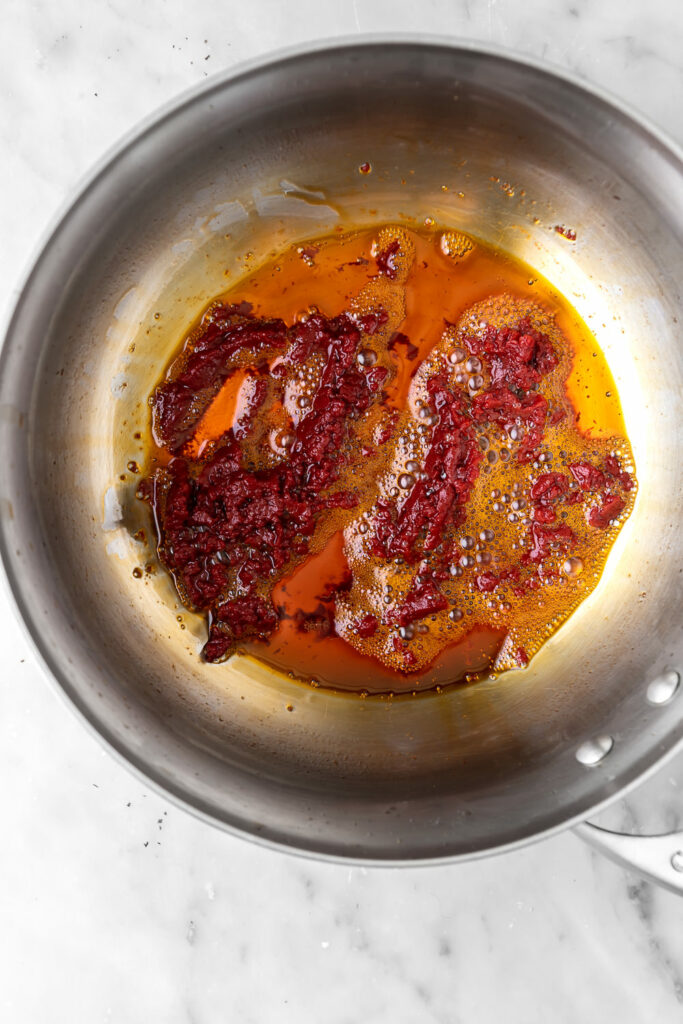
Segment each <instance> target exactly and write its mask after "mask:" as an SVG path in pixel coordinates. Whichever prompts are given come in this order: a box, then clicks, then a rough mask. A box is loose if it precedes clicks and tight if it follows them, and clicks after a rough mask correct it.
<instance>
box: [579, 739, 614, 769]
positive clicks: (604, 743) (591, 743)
mask: <svg viewBox="0 0 683 1024" xmlns="http://www.w3.org/2000/svg"><path fill="white" fill-rule="evenodd" d="M613 746H614V740H613V739H612V737H611V736H596V737H595V739H592V740H586V742H585V743H582V744H581V746H580V747H579V749H578V750H577V751H576V755H575V756H576V760H577V761H578V762H579V764H586V765H594V764H600V762H601V761H602V759H603V758H604V757H607V755H608V754H609V752H610V750H611V749H612V747H613Z"/></svg>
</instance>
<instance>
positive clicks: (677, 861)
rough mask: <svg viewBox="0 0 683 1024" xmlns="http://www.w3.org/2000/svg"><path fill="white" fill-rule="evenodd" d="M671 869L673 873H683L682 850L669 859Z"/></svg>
mask: <svg viewBox="0 0 683 1024" xmlns="http://www.w3.org/2000/svg"><path fill="white" fill-rule="evenodd" d="M671 867H672V868H673V869H674V871H683V850H676V852H675V853H674V855H673V857H672V858H671Z"/></svg>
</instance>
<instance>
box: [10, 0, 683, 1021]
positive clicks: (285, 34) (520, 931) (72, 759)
mask: <svg viewBox="0 0 683 1024" xmlns="http://www.w3.org/2000/svg"><path fill="white" fill-rule="evenodd" d="M2 20H3V32H2V34H1V38H0V83H1V87H0V139H1V144H2V160H1V161H0V186H1V187H0V231H1V237H2V245H0V307H1V308H2V311H3V312H6V311H7V310H8V309H9V307H10V305H11V303H12V301H13V298H14V297H15V295H16V290H17V288H18V285H19V281H20V279H21V276H22V273H23V271H24V268H25V267H26V266H27V264H28V261H29V259H30V257H31V254H32V253H33V252H34V251H35V248H36V246H37V244H38V242H39V239H40V237H41V235H42V233H43V231H44V229H45V226H46V224H47V223H48V222H49V221H50V219H51V218H52V217H53V216H54V214H55V212H56V211H57V209H58V208H59V207H60V205H61V204H62V203H63V202H64V200H65V197H66V196H67V195H68V193H69V191H70V190H71V189H72V188H73V187H74V185H75V184H76V183H77V182H78V180H79V179H80V178H81V177H82V176H83V174H84V173H85V172H86V171H87V169H88V167H89V166H90V164H91V163H92V162H93V161H94V160H96V159H97V158H99V157H100V155H101V154H102V153H103V151H105V150H106V149H107V147H109V146H110V145H111V144H112V143H114V142H115V141H116V140H117V138H118V137H119V136H120V135H121V134H122V133H123V132H125V131H127V130H128V129H130V128H131V127H132V126H133V125H134V124H135V122H137V121H138V119H140V118H141V117H143V116H145V115H147V114H149V113H150V112H152V111H153V110H154V108H155V107H157V106H158V105H159V104H160V103H162V102H164V101H166V100H168V99H170V98H172V97H173V96H175V95H176V94H177V93H178V92H179V91H180V90H182V89H184V88H185V87H187V86H189V85H192V84H195V83H198V82H201V81H202V80H203V79H204V78H205V77H206V76H208V75H210V74H211V73H212V72H215V71H218V70H221V69H223V68H226V67H230V66H231V65H233V64H234V63H236V62H238V61H240V60H243V59H244V58H247V57H252V56H255V55H258V54H261V53H266V52H268V51H269V50H272V49H275V48H277V47H281V46H284V45H289V44H292V43H297V42H301V41H304V40H306V39H315V38H320V37H323V36H334V35H352V34H354V33H356V32H359V31H362V32H368V31H379V30H394V31H407V32H410V31H413V32H418V31H419V32H432V33H445V34H448V35H451V36H459V37H462V38H467V39H473V40H482V41H485V42H495V43H499V44H503V45H505V46H507V47H509V48H510V49H512V50H516V51H517V52H520V53H524V54H530V55H534V56H536V57H543V58H545V59H547V60H548V61H551V62H552V63H554V64H556V65H557V66H559V67H564V68H569V69H571V70H572V71H575V72H578V74H579V75H581V76H582V77H584V78H586V79H587V80H589V81H592V82H595V83H598V84H599V85H601V86H603V87H606V88H608V89H609V90H611V91H612V92H613V93H615V94H616V95H618V96H620V97H622V98H623V99H625V100H626V101H628V102H629V103H630V104H631V105H632V106H633V107H635V108H636V109H638V110H640V111H642V112H643V113H644V114H646V115H648V116H649V117H650V118H651V119H652V120H653V121H655V122H656V123H657V124H658V125H659V126H661V127H662V128H664V129H665V130H667V131H668V132H669V133H670V134H671V135H673V136H674V137H677V139H678V141H679V142H681V141H683V118H682V116H681V96H682V92H681V86H682V80H683V57H682V56H681V55H682V54H683V7H682V6H681V5H680V4H678V3H676V2H675V0H647V2H646V0H558V2H553V0H527V3H526V4H524V5H520V4H519V3H517V2H513V0H488V3H477V2H476V0H423V2H422V3H420V4H413V3H408V2H406V0H348V2H346V3H333V2H332V0H328V2H325V0H322V2H321V0H315V2H314V0H298V2H297V3H296V4H282V3H281V2H279V0H251V2H250V3H249V4H243V3H237V2H235V0H227V2H225V3H223V4H218V3H215V2H212V0H193V2H192V3H184V2H182V0H169V2H161V0H150V2H148V3H145V4H142V3H134V2H132V0H113V2H109V3H106V4H105V3H93V4H83V3H82V2H80V0H63V2H62V3H60V4H47V3H44V2H43V0H35V2H32V3H30V4H29V3H26V2H25V0H5V3H4V5H3V19H2ZM0 774H1V777H2V787H1V791H0V793H1V795H0V807H1V810H2V818H1V821H2V838H1V839H0V878H1V879H2V886H1V895H0V914H1V919H2V924H3V927H2V932H1V935H0V1019H2V1020H4V1021H7V1022H10V1021H12V1022H16V1024H20V1022H22V1024H45V1022H50V1024H61V1022H64V1024H67V1022H68V1024H73V1022H78V1021H87V1022H88V1024H95V1022H109V1021H112V1022H120V1024H136V1022H138V1021H139V1022H143V1021H144V1022H150V1021H163V1022H164V1024H211V1022H214V1021H230V1022H233V1021H234V1022H240V1024H270V1022H278V1024H279V1022H293V1024H294V1022H296V1024H308V1022H310V1024H318V1022H319V1021H322V1020H326V1021H330V1022H332V1024H347V1022H348V1024H358V1022H363V1024H382V1022H385V1021H386V1022H391V1024H403V1022H406V1024H415V1022H419V1024H421V1022H427V1024H431V1022H434V1024H437V1022H438V1024H442V1022H443V1024H457V1022H469V1021H474V1020H476V1021H478V1022H479V1024H488V1022H497V1021H498V1020H505V1021H506V1022H507V1024H528V1022H530V1021H543V1020H548V1021H552V1022H553V1024H564V1022H566V1024H574V1022H575V1021H579V1020H580V1021H585V1022H588V1024H592V1022H594V1021H598V1020H606V1021H619V1022H620V1024H641V1022H642V1024H650V1022H652V1021H654V1020H657V1021H659V1022H662V1024H668V1022H671V1024H673V1022H677V1021H680V1020H682V1019H683V901H681V900H679V899H678V898H677V897H675V896H673V895H671V894H669V893H667V892H664V891H662V890H659V889H655V888H653V887H651V886H650V885H648V884H647V883H645V882H642V881H640V880H639V879H638V878H636V877H634V876H630V875H628V874H627V873H626V872H624V871H623V870H622V869H620V868H618V867H616V866H615V865H614V864H612V863H609V862H607V861H605V860H604V859H602V858H601V857H600V856H598V855H597V854H595V853H593V852H592V851H591V850H589V849H588V848H587V847H586V846H584V845H583V844H582V843H581V842H580V841H579V840H578V839H577V838H576V837H575V836H573V835H571V834H564V835H561V836H559V837H557V838H554V839H552V840H549V841H546V842H545V843H542V844H537V845H535V846H532V847H530V848H527V849H525V850H522V851H520V852H517V853H514V854H509V855H507V856H505V857H500V858H494V859H490V860H484V861H480V862H476V863H470V864H465V865H463V866H459V867H457V868H454V867H439V868H429V869H425V868H422V869H401V870H396V869H394V870H389V869H368V870H365V869H362V868H357V867H354V868H349V867H344V866H335V865H330V864H321V863H316V862H312V861H305V860H300V859H297V858H295V857H290V856H287V855H284V854H281V853H276V852H272V851H270V850H266V849H261V848H258V847H255V846H253V845H251V844H249V843H246V842H244V841H240V840H237V839H235V838H232V837H229V836H226V835H223V834H222V833H220V832H218V831H217V830H214V829H212V828H210V827H208V826H206V825H204V824H202V823H201V822H198V821H196V820H194V819H193V818H191V817H190V816H189V815H186V814H184V813H183V812H182V811H180V810H178V809H176V808H175V807H174V806H173V805H171V804H170V803H168V802H167V801H166V800H165V799H163V798H162V797H160V796H158V795H157V794H155V793H154V792H152V791H151V790H149V789H147V788H146V787H145V786H144V785H142V784H141V783H140V782H138V781H137V780H136V779H134V778H133V777H132V776H131V775H129V774H128V772H127V771H126V770H125V769H124V768H123V767H121V766H120V765H119V764H117V763H115V762H114V761H113V760H112V759H111V758H110V756H109V755H108V754H106V753H105V752H104V751H103V750H102V749H101V748H100V747H99V746H98V744H97V743H96V741H95V740H94V739H93V738H91V737H90V736H89V735H88V734H87V733H86V731H85V730H84V729H83V728H82V726H81V725H80V723H79V722H78V721H77V720H76V718H75V717H74V716H73V715H72V714H71V712H70V710H69V709H68V708H67V707H66V706H65V705H64V704H63V703H61V702H60V701H59V700H58V699H57V698H56V696H55V694H54V692H53V690H52V689H51V687H50V686H49V685H48V683H47V682H46V680H45V678H44V677H43V674H42V672H41V670H40V668H39V667H38V665H37V663H36V661H35V659H34V657H33V655H32V653H31V651H30V649H29V647H28V645H27V643H26V641H25V639H24V637H23V634H22V632H21V630H20V628H19V627H18V625H16V623H15V622H14V620H13V616H12V614H11V612H10V609H9V604H8V602H7V600H6V598H5V597H4V596H2V595H1V594H0ZM682 791H683V757H679V758H678V759H677V760H674V761H671V762H669V764H668V765H667V766H666V767H665V768H664V769H662V770H661V771H660V772H659V774H658V775H657V776H655V777H654V778H653V779H652V780H650V781H649V782H648V783H647V785H646V786H644V787H641V789H640V790H638V791H637V792H635V793H634V794H632V795H631V796H630V797H629V799H628V800H627V801H623V802H622V803H621V804H619V805H617V806H616V807H614V808H612V809H611V810H610V811H609V812H606V814H605V815H603V820H604V821H606V822H609V824H611V825H613V826H615V827H623V828H625V829H627V830H631V831H634V832H635V831H639V830H641V829H642V830H646V829H652V830H660V831H662V830H666V829H673V828H681V827H683V792H682Z"/></svg>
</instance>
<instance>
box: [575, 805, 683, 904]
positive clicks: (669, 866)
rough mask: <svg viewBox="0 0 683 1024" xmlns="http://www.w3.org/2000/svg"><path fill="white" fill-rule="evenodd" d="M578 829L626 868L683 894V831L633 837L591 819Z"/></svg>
mask: <svg viewBox="0 0 683 1024" xmlns="http://www.w3.org/2000/svg"><path fill="white" fill-rule="evenodd" d="M574 832H575V834H576V835H577V836H579V837H580V838H581V839H583V840H584V841H585V842H586V843H588V844H589V845H590V846H593V847H594V848H595V849H596V850H599V851H600V853H604V854H605V856H606V857H609V858H610V859H611V860H613V861H616V862H617V864H621V865H622V867H625V868H630V869H631V870H632V871H636V872H637V873H638V874H640V875H642V876H643V878H647V879H648V881H650V882H654V883H655V884H656V885H661V886H663V887H664V888H665V889H668V890H669V892H675V893H678V895H679V896H683V832H668V833H667V834H666V835H661V836H629V835H623V834H622V833H621V832H608V831H607V829H604V828H598V826H597V825H590V824H589V823H588V822H587V821H584V822H582V823H581V824H580V825H576V826H575V828H574Z"/></svg>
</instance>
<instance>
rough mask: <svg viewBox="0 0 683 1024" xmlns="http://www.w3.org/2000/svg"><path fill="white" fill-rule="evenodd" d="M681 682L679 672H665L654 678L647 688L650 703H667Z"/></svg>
mask: <svg viewBox="0 0 683 1024" xmlns="http://www.w3.org/2000/svg"><path fill="white" fill-rule="evenodd" d="M680 682H681V677H680V675H679V673H678V672H664V673H663V674H662V675H661V676H657V678H656V679H653V680H652V682H651V683H650V685H649V686H648V688H647V699H648V700H649V702H650V704H666V703H667V702H668V701H670V700H671V698H672V697H673V695H674V694H675V692H676V690H677V689H678V687H679V684H680Z"/></svg>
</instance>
